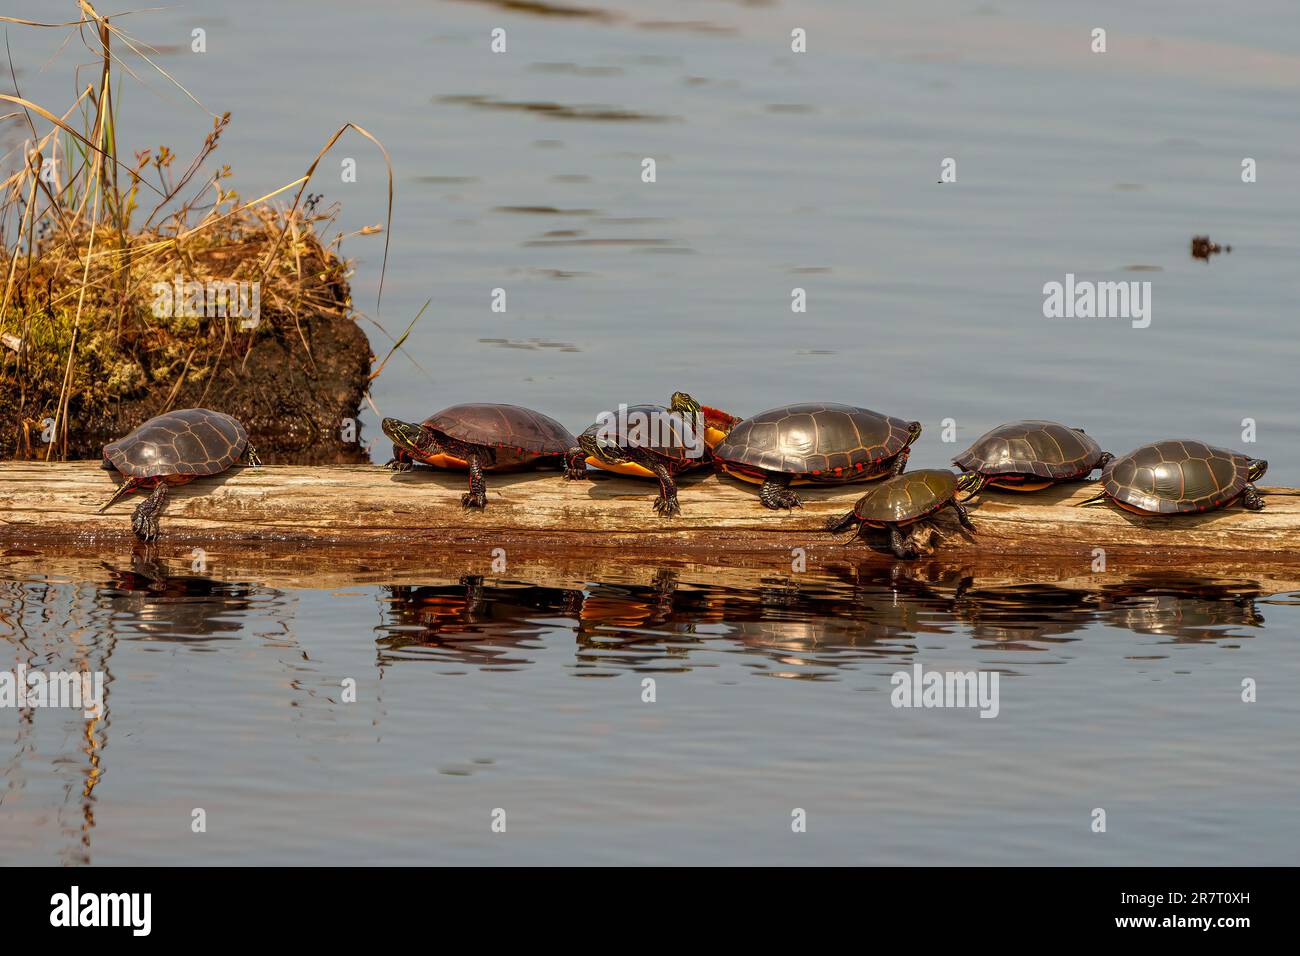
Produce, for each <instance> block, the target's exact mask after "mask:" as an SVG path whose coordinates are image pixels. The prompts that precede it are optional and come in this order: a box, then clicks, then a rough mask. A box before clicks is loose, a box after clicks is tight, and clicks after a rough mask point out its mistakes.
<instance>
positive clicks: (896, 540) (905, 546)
mask: <svg viewBox="0 0 1300 956" xmlns="http://www.w3.org/2000/svg"><path fill="white" fill-rule="evenodd" d="M889 547H890V550H892V551H893V552H894V557H896V558H901V559H902V560H904V561H911V560H912V559H913V558H915V557H916V545H914V544H913V543H912V539H911V537H910V536H907V535H904V534H903V532H901V531H899V530H898V525H896V524H891V525H890V526H889Z"/></svg>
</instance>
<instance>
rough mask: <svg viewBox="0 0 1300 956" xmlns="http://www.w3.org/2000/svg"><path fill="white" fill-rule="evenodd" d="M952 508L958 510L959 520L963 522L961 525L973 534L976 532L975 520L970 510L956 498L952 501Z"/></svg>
mask: <svg viewBox="0 0 1300 956" xmlns="http://www.w3.org/2000/svg"><path fill="white" fill-rule="evenodd" d="M952 509H953V510H954V511H956V512H957V520H958V521H960V522H961V526H962V527H963V528H965V529H966V530H967V531H969V532H970V533H971V534H974V533H975V522H974V521H971V520H970V512H969V511H967V510H966V509H965V508H964V507H962V506H961V505H960V504H958V503H957V499H955V498H954V499H953V501H952Z"/></svg>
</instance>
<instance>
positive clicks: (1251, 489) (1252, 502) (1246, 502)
mask: <svg viewBox="0 0 1300 956" xmlns="http://www.w3.org/2000/svg"><path fill="white" fill-rule="evenodd" d="M1241 504H1242V507H1244V508H1249V509H1250V510H1251V511H1263V510H1264V496H1263V495H1261V494H1260V493H1259V491H1258V489H1256V488H1255V486H1254V485H1247V486H1246V493H1245V494H1244V495H1242V496H1241Z"/></svg>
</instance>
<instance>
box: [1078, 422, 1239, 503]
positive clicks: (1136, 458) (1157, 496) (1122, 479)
mask: <svg viewBox="0 0 1300 956" xmlns="http://www.w3.org/2000/svg"><path fill="white" fill-rule="evenodd" d="M1250 462H1251V459H1250V458H1249V457H1247V456H1246V455H1243V454H1241V453H1240V452H1235V451H1229V450H1228V449H1226V448H1215V447H1214V446H1213V445H1207V444H1205V442H1202V441H1193V440H1187V439H1181V440H1175V439H1170V440H1166V441H1158V442H1153V443H1152V444H1150V445H1143V446H1142V447H1141V448H1135V449H1134V450H1133V451H1131V452H1129V453H1128V454H1127V455H1124V456H1123V457H1122V458H1116V459H1115V460H1114V461H1112V462H1110V463H1109V464H1108V465H1107V466H1106V467H1105V468H1104V469H1102V473H1101V486H1102V489H1103V490H1104V491H1105V492H1106V494H1108V495H1110V497H1112V498H1114V499H1115V500H1116V501H1117V502H1119V503H1120V504H1121V505H1128V506H1129V507H1131V508H1136V509H1137V510H1139V511H1147V512H1151V513H1153V514H1183V513H1187V512H1194V511H1208V510H1210V509H1211V508H1221V507H1223V506H1224V505H1226V504H1229V503H1230V502H1232V501H1233V500H1234V499H1236V498H1237V497H1239V496H1240V495H1241V493H1242V492H1243V491H1245V490H1246V485H1247V483H1248V482H1249V481H1250Z"/></svg>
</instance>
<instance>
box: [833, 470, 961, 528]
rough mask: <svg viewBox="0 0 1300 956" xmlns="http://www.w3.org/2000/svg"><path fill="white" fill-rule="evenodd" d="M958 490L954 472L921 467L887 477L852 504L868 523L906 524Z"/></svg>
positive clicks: (939, 505) (927, 513) (949, 499)
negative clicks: (917, 469)
mask: <svg viewBox="0 0 1300 956" xmlns="http://www.w3.org/2000/svg"><path fill="white" fill-rule="evenodd" d="M956 494H957V476H956V475H955V474H953V473H952V472H951V471H948V470H947V469H946V468H922V469H920V470H919V471H908V472H904V473H903V474H901V475H895V476H894V477H892V478H886V479H885V480H884V481H882V482H880V484H878V485H876V486H875V487H874V488H872V489H871V490H870V491H868V492H867V493H866V494H865V495H863V496H862V497H861V498H859V499H858V503H857V504H855V505H854V506H853V513H854V514H855V515H857V517H858V518H859V519H861V520H862V521H866V522H868V523H870V524H908V523H909V522H912V521H917V520H919V519H921V518H924V517H925V516H926V515H929V514H933V513H934V512H936V511H938V510H939V509H940V508H942V507H943V506H944V505H946V504H948V503H949V502H950V501H952V500H953V496H954V495H956Z"/></svg>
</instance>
